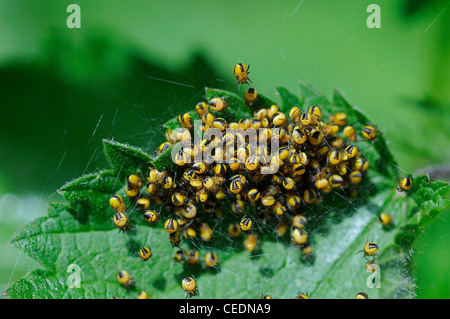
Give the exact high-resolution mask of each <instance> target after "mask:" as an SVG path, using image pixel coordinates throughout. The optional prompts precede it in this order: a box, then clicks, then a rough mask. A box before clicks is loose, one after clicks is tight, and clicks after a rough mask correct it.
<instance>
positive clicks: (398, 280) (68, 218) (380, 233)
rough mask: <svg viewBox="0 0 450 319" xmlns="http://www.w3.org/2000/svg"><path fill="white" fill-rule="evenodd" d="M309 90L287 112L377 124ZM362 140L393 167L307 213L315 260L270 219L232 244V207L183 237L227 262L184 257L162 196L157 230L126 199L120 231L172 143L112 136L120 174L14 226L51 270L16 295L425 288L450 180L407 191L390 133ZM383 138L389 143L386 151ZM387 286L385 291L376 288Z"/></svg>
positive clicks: (108, 149) (239, 109)
mask: <svg viewBox="0 0 450 319" xmlns="http://www.w3.org/2000/svg"><path fill="white" fill-rule="evenodd" d="M300 87H301V94H300V98H299V99H296V98H294V96H293V95H292V94H291V93H289V92H288V91H287V90H285V89H282V88H278V89H277V92H278V93H279V96H280V98H281V104H280V105H281V106H282V107H283V111H286V110H289V108H290V107H292V106H294V105H296V104H299V105H301V107H303V108H305V107H308V106H310V105H315V104H319V105H321V106H323V107H322V110H323V113H324V114H328V115H331V114H333V113H335V112H346V114H347V115H348V120H349V123H350V122H351V124H352V125H355V127H361V126H362V125H365V124H366V122H367V118H366V117H365V116H364V115H363V114H362V113H361V112H360V111H358V110H356V109H355V108H353V107H352V106H351V104H350V103H349V102H348V101H347V100H346V99H344V98H343V97H342V94H341V93H340V92H338V91H335V93H334V96H333V100H332V101H329V100H328V99H327V98H326V97H324V96H323V95H321V94H320V93H318V91H317V90H314V89H312V88H311V87H310V86H309V85H306V84H304V83H301V85H300ZM206 92H207V93H206V95H207V98H208V99H209V98H212V97H215V96H221V97H226V98H227V100H228V102H229V103H230V105H231V106H232V107H234V108H235V109H234V110H233V111H232V112H231V113H229V115H230V116H232V115H233V113H235V115H236V116H239V117H241V116H243V114H248V112H249V111H248V110H247V109H246V108H245V105H244V102H243V100H242V99H241V98H239V97H238V96H236V95H233V94H232V93H227V92H225V91H222V90H215V89H207V91H206ZM325 101H326V102H325ZM268 103H272V101H270V102H268ZM229 109H232V108H229ZM361 121H362V123H361ZM170 123H172V124H173V125H172V124H167V123H166V127H170V128H176V122H170ZM357 143H358V145H360V144H363V143H366V144H367V147H365V148H364V150H363V153H364V155H365V156H367V157H368V158H370V161H371V163H372V164H373V163H374V161H377V160H379V161H384V162H385V164H384V168H383V167H382V168H380V166H375V169H372V170H371V172H370V174H369V179H368V180H367V181H365V182H364V183H363V185H361V190H360V195H359V196H357V197H354V198H352V197H347V196H346V195H345V194H344V193H343V192H339V191H337V192H335V193H330V194H326V195H324V197H323V201H322V203H321V204H320V205H315V206H314V207H308V208H306V210H305V211H304V212H302V213H304V214H305V215H306V216H308V224H307V226H306V229H307V232H308V235H309V236H311V237H312V245H313V249H314V255H313V258H312V259H305V258H303V257H302V255H301V253H300V252H299V250H298V249H297V248H294V247H292V246H291V245H290V240H289V235H287V238H286V236H285V237H277V236H275V234H274V231H271V230H270V229H273V228H271V227H270V225H265V226H264V227H263V229H262V231H263V235H262V236H261V238H262V240H261V241H260V243H259V244H260V247H259V249H258V250H257V252H256V253H255V252H253V253H250V252H248V251H247V250H244V249H243V248H242V240H243V238H241V239H240V240H238V241H230V240H229V239H228V237H227V236H226V234H225V230H224V228H226V226H227V225H228V224H229V223H230V222H239V220H240V219H241V217H242V216H235V215H234V214H230V213H229V212H228V211H225V210H224V212H223V213H224V214H223V215H224V216H223V217H222V218H219V219H217V221H216V223H215V224H214V225H212V226H213V228H214V229H215V232H214V235H213V240H211V242H208V243H205V242H202V241H201V239H198V238H196V239H195V240H194V242H193V246H192V245H190V244H189V243H188V242H187V241H184V240H183V242H182V243H181V247H182V248H183V249H185V250H189V249H190V248H192V247H197V248H198V250H199V251H200V254H201V255H200V258H204V255H205V253H206V252H207V251H214V252H216V253H217V255H218V256H219V264H218V267H216V268H213V269H206V268H204V267H202V266H198V267H196V266H189V265H187V264H180V263H176V262H175V261H174V259H173V256H174V253H175V252H176V251H177V250H178V249H179V248H176V247H172V246H171V245H170V242H169V240H168V233H167V232H166V231H165V230H164V229H163V227H162V222H163V220H164V219H165V218H168V217H169V216H171V217H175V214H174V213H173V212H167V211H164V210H161V207H159V206H160V205H158V204H157V203H152V206H151V207H152V208H153V209H158V210H161V215H162V216H163V217H162V218H161V221H160V222H159V223H158V224H157V225H152V226H150V225H149V224H148V223H147V222H146V221H145V220H144V218H143V214H142V212H140V211H138V210H136V209H134V208H133V205H134V204H133V203H132V202H130V200H128V199H127V198H126V196H124V200H126V205H127V207H128V210H127V214H128V215H129V218H130V224H132V225H134V228H133V229H132V230H131V231H127V232H124V233H119V232H118V230H117V228H116V227H115V226H114V224H113V222H112V217H113V213H114V212H113V210H112V209H111V207H109V201H108V200H109V197H110V196H111V195H113V194H124V187H125V179H124V174H123V173H122V172H133V173H136V172H139V171H140V172H141V173H144V172H143V169H146V168H148V166H149V165H150V164H151V165H153V166H154V167H156V168H157V169H158V170H164V169H166V168H168V167H172V166H171V165H172V164H171V158H169V156H170V152H171V151H170V149H169V150H167V151H166V152H164V153H163V154H161V155H160V156H159V157H158V158H157V159H152V158H150V157H149V156H148V155H146V153H145V152H144V151H141V150H139V149H135V148H133V147H130V146H128V145H124V144H119V143H116V142H107V143H105V153H106V155H107V157H108V159H109V161H110V163H111V166H112V168H113V169H112V170H104V171H100V172H98V173H95V174H90V175H86V176H82V177H80V178H78V179H76V180H74V181H72V182H70V183H68V184H66V185H65V186H63V187H62V188H61V189H60V190H59V191H58V192H59V194H61V195H62V196H63V197H64V198H65V200H66V202H67V203H65V204H54V203H51V204H50V205H49V214H48V216H47V217H42V218H38V219H36V220H34V221H32V222H31V223H30V224H28V225H27V226H25V227H24V228H23V229H21V230H20V231H18V232H17V233H15V234H14V236H13V238H12V239H11V242H10V244H11V245H13V246H15V247H18V248H20V249H21V250H22V251H23V252H25V253H26V254H27V255H29V256H31V257H33V258H34V259H36V260H37V261H38V262H39V263H40V264H41V265H42V267H43V269H36V270H34V271H31V272H30V273H28V274H27V275H25V276H24V278H22V279H20V280H18V281H17V282H15V283H13V284H12V285H11V286H10V287H9V288H8V290H7V295H8V296H9V297H10V298H111V297H114V296H116V297H119V298H136V297H137V294H138V292H139V291H140V290H145V291H146V292H147V293H148V294H149V296H150V298H185V293H184V292H183V290H182V288H181V280H182V278H184V277H186V276H195V278H196V280H197V285H198V287H199V292H200V295H199V296H198V298H260V297H261V296H262V295H265V294H270V295H272V296H274V297H276V298H293V297H294V296H295V295H296V294H297V293H299V292H304V293H308V294H309V296H310V297H311V298H355V295H356V293H358V292H360V291H365V292H366V293H367V294H369V296H370V298H412V297H414V288H415V286H414V278H413V276H412V263H411V256H412V244H413V242H414V241H415V240H416V238H417V236H419V235H420V233H421V232H422V231H423V227H424V225H426V224H427V223H429V222H430V221H432V220H433V219H434V218H436V217H437V216H438V215H439V213H440V212H441V211H442V210H444V209H445V208H447V207H448V206H449V205H450V204H449V201H448V200H447V199H445V195H446V194H447V192H448V191H449V189H450V186H449V184H448V183H445V182H442V181H433V182H430V181H429V180H428V177H427V176H424V175H420V176H416V177H414V178H413V187H412V188H411V189H410V190H409V191H407V192H398V191H397V190H396V184H397V178H396V176H395V174H394V173H393V172H394V171H393V168H392V165H393V164H394V161H393V159H392V157H391V156H390V153H389V150H388V148H387V147H386V144H385V142H384V140H382V139H381V137H380V136H379V137H377V140H376V142H375V143H374V146H373V147H372V148H370V147H369V143H367V142H364V141H360V140H358V142H357ZM376 143H379V144H380V145H382V146H381V147H375V144H376ZM106 145H108V146H106ZM383 145H384V146H383ZM361 148H363V147H361ZM116 159H117V161H118V163H116V162H115V160H116ZM372 166H373V165H372ZM383 172H390V173H389V174H384V173H383ZM381 212H385V213H389V214H390V215H392V216H393V223H392V224H391V225H390V226H388V227H386V226H382V225H381V223H380V222H379V220H378V216H379V214H380V213H381ZM224 225H225V227H223V226H224ZM368 241H374V242H376V243H377V244H378V245H379V247H380V249H379V251H378V255H377V256H376V257H375V260H374V262H375V266H376V267H377V268H376V271H375V272H374V273H373V272H368V271H367V270H366V267H365V264H366V262H367V260H366V258H365V256H364V255H363V254H362V253H358V252H359V251H361V250H362V249H363V248H364V245H365V243H366V242H368ZM144 245H146V246H149V247H151V249H152V252H153V256H152V258H150V259H149V260H148V261H146V262H144V261H142V260H141V259H140V258H139V257H138V255H137V254H138V250H139V248H140V247H141V246H144ZM120 270H126V271H128V272H129V273H130V275H131V276H132V277H133V280H134V282H135V285H134V287H133V288H132V289H128V290H127V289H125V288H124V287H121V286H120V285H119V284H118V282H117V278H116V276H117V272H118V271H120ZM77 278H78V279H79V280H80V285H79V288H77V285H76V282H77V280H76V279H77ZM378 278H379V279H380V280H379V281H378ZM374 280H375V281H374ZM378 283H379V285H380V287H379V288H376V284H378Z"/></svg>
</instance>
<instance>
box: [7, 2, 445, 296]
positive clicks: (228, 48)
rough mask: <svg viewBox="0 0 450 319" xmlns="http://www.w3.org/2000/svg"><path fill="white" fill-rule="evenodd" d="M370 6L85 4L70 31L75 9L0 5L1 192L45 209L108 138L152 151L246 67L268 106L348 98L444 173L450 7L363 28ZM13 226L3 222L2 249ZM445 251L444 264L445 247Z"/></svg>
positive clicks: (418, 5)
mask: <svg viewBox="0 0 450 319" xmlns="http://www.w3.org/2000/svg"><path fill="white" fill-rule="evenodd" d="M373 2H374V1H369V0H363V1H353V0H346V1H340V2H337V1H331V0H329V1H325V0H323V1H289V0H285V1H279V2H272V3H271V4H270V5H267V6H262V5H256V2H254V1H247V2H241V1H237V0H232V1H227V2H226V3H212V2H210V1H206V0H205V1H199V2H197V3H196V5H192V4H191V3H188V2H177V3H176V5H172V4H168V3H165V2H160V3H156V2H153V1H152V2H146V1H134V2H133V3H132V4H130V5H124V2H123V1H121V0H111V1H108V5H107V6H106V5H104V3H103V2H98V1H88V0H79V1H77V2H76V3H78V4H79V5H80V7H81V9H82V28H81V29H76V30H75V29H73V30H70V29H68V28H67V27H66V25H65V21H66V18H67V15H68V14H67V13H66V7H67V5H68V4H69V3H71V1H57V0H49V1H32V0H25V1H21V2H17V1H13V0H7V1H2V2H1V3H0V38H1V39H2V45H1V46H0V83H1V85H0V94H1V97H2V102H1V108H2V115H3V118H4V119H6V120H4V121H2V125H1V126H0V145H1V147H0V158H1V159H2V167H1V168H0V194H2V193H6V192H12V193H18V194H26V193H30V192H32V193H37V194H43V197H42V198H43V201H46V200H47V196H48V195H52V194H53V192H54V190H55V189H57V188H58V187H60V186H61V185H63V184H64V182H65V181H67V180H70V179H72V178H75V177H78V176H80V175H81V174H82V173H88V172H93V171H95V170H96V168H97V167H101V166H104V165H103V164H104V163H103V161H104V157H103V156H102V154H101V153H102V152H101V150H102V147H103V146H102V143H101V140H102V139H103V138H114V139H115V140H117V141H119V142H124V143H125V142H129V143H132V144H133V145H136V146H140V147H142V148H144V149H146V150H150V149H154V147H155V146H156V145H158V144H159V142H160V141H161V140H162V136H158V135H157V136H155V134H154V132H153V131H152V130H151V127H154V126H155V125H158V126H159V125H162V124H163V123H164V122H165V121H166V120H167V119H169V118H172V117H173V116H174V115H176V114H177V113H179V112H180V111H181V110H183V109H189V108H191V107H192V105H194V104H195V103H197V102H198V101H199V100H201V99H202V95H203V94H204V91H203V88H204V86H209V87H219V88H223V89H228V90H235V89H234V82H233V79H232V73H231V67H232V65H234V64H235V63H236V62H245V63H248V64H251V65H252V68H251V74H250V75H251V79H252V81H253V83H254V85H255V87H256V88H257V89H258V90H259V91H263V92H273V95H272V96H270V95H269V96H268V97H269V98H274V97H275V92H274V91H271V90H272V89H273V87H275V86H284V87H287V88H288V89H290V90H291V91H295V86H296V81H297V80H299V79H301V80H304V81H307V82H311V83H314V84H315V85H316V86H317V87H318V88H320V89H321V91H322V92H325V93H327V92H329V93H331V91H332V88H333V87H334V86H338V87H340V88H342V90H343V91H344V92H345V94H346V95H347V96H351V97H352V102H353V103H355V104H357V105H359V106H360V108H361V109H363V110H364V111H365V113H367V114H368V115H369V117H370V118H371V119H373V121H374V122H375V123H376V124H377V125H378V127H379V129H380V130H381V131H382V132H383V134H384V137H385V139H386V140H387V141H388V143H390V144H389V146H390V147H391V149H392V150H393V152H394V156H395V158H396V160H397V161H398V163H399V166H400V167H401V168H402V169H404V170H406V171H408V172H411V173H412V172H415V171H417V170H419V169H422V168H424V167H429V166H433V165H436V164H442V163H445V162H447V163H448V161H449V158H450V136H449V135H450V133H449V131H448V129H446V128H448V127H450V91H449V90H448V88H449V87H450V64H449V63H448V61H449V60H450V59H449V58H450V41H448V39H449V38H450V9H449V8H448V7H447V6H448V1H445V0H433V1H425V0H422V1H421V0H408V1H406V0H404V1H399V2H395V1H387V0H380V1H376V3H378V4H380V7H381V10H382V11H381V14H382V28H381V29H377V30H371V29H368V28H367V27H366V25H365V20H366V18H367V15H368V14H367V13H366V8H367V5H368V4H370V3H373ZM236 8H237V9H238V12H244V13H251V14H244V17H243V15H242V14H237V13H236V12H237V9H236ZM37 13H39V14H37ZM344 22H345V23H344ZM169 81H171V82H169ZM56 197H57V196H52V200H55V199H57V198H56ZM443 216H444V215H443ZM24 218H26V217H24ZM438 223H441V224H442V225H444V226H442V227H444V228H445V229H447V232H448V231H449V227H450V226H449V225H448V223H445V222H444V221H438V222H436V224H438ZM14 227H16V224H8V225H6V224H3V223H2V224H0V232H1V233H2V237H1V238H2V244H3V243H4V242H5V241H3V238H4V237H5V238H6V237H7V236H3V234H6V233H8V232H11V231H10V230H8V229H9V228H11V229H12V228H14ZM433 227H434V226H430V229H433ZM435 229H436V232H438V233H439V232H440V231H442V228H439V226H436V228H435ZM430 236H432V235H430ZM433 247H434V246H433ZM442 254H443V255H445V256H450V253H449V247H448V245H447V246H442ZM430 258H431V257H430ZM418 260H420V258H418ZM18 263H19V264H20V263H22V260H20V261H19V262H18ZM448 264H449V260H448V258H447V259H446V262H445V263H443V266H442V267H444V269H445V267H446V266H447V265H448ZM418 269H420V266H418ZM437 273H439V271H437ZM442 274H446V270H445V271H444V270H443V271H442ZM422 276H426V274H424V272H422ZM430 278H432V277H431V276H430ZM420 280H421V279H420V278H419V279H418V281H419V282H421V281H420ZM430 280H433V279H430ZM433 283H435V284H436V285H444V287H447V290H445V289H441V290H439V289H436V291H440V294H436V295H435V296H441V297H446V298H449V297H450V292H449V291H448V285H447V286H445V281H442V282H441V281H438V282H436V281H433ZM424 285H425V283H424ZM442 291H446V292H444V293H443V292H442ZM418 293H419V297H420V296H421V290H418ZM424 296H430V295H427V294H424Z"/></svg>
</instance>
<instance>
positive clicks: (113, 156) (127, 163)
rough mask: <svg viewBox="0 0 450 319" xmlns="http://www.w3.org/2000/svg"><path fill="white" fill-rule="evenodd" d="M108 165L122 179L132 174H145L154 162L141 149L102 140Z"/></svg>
mask: <svg viewBox="0 0 450 319" xmlns="http://www.w3.org/2000/svg"><path fill="white" fill-rule="evenodd" d="M103 146H104V149H105V155H106V158H107V160H108V163H109V164H110V165H111V166H112V168H113V169H114V170H115V171H117V173H118V175H119V176H120V177H121V178H123V177H126V176H128V175H130V174H132V173H136V172H139V171H140V172H145V170H147V169H148V167H149V165H150V163H151V162H152V161H153V160H154V159H153V158H152V157H151V156H150V155H148V154H147V153H145V152H144V151H143V150H142V149H140V148H137V147H134V146H131V145H128V144H122V143H119V142H116V141H111V140H106V139H105V140H103Z"/></svg>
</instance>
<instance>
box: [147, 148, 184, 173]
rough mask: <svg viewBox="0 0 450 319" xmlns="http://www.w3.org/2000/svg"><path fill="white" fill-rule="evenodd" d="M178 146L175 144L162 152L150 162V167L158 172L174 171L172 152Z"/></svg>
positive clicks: (175, 166)
mask: <svg viewBox="0 0 450 319" xmlns="http://www.w3.org/2000/svg"><path fill="white" fill-rule="evenodd" d="M179 146H181V145H180V143H175V144H174V145H172V146H171V147H169V148H168V149H167V150H165V151H164V152H162V153H161V154H160V155H159V156H158V158H157V159H155V160H154V161H153V162H152V166H153V167H154V168H156V169H157V170H158V171H160V172H162V171H165V170H169V171H173V170H174V169H176V168H177V165H176V164H175V163H174V162H173V160H172V151H173V150H176V149H177V148H178V147H179Z"/></svg>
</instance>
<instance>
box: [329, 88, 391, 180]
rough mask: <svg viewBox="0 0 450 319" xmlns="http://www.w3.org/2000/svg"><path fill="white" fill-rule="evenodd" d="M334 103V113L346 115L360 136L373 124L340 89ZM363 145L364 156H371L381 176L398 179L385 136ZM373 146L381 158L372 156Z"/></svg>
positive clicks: (336, 93)
mask: <svg viewBox="0 0 450 319" xmlns="http://www.w3.org/2000/svg"><path fill="white" fill-rule="evenodd" d="M333 103H334V105H335V108H334V109H335V111H334V112H335V113H337V112H343V113H345V114H346V115H347V119H348V122H349V123H351V125H353V127H354V128H355V130H356V131H357V132H358V134H359V135H361V131H362V128H363V127H364V126H366V125H370V124H371V122H370V121H369V119H368V118H367V116H366V115H364V114H363V113H362V111H360V110H359V109H358V108H357V107H356V106H352V105H351V104H350V102H349V101H348V100H347V98H345V97H344V95H343V94H342V92H341V91H340V90H339V89H334V94H333ZM360 144H361V143H360ZM362 144H363V145H362V147H361V149H362V150H363V151H364V154H368V155H369V159H370V161H371V163H373V164H375V167H376V169H377V170H378V172H379V173H380V174H384V175H386V174H389V175H391V176H396V177H397V175H398V173H397V163H396V162H395V160H394V156H393V155H392V153H391V151H390V150H389V148H388V147H387V144H386V141H385V140H384V137H383V135H381V134H378V136H377V137H376V140H375V141H374V143H373V144H372V142H367V141H363V142H362ZM372 145H373V148H374V149H375V151H376V152H377V153H378V154H379V156H370V155H372V154H374V152H373V151H371V149H372Z"/></svg>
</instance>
